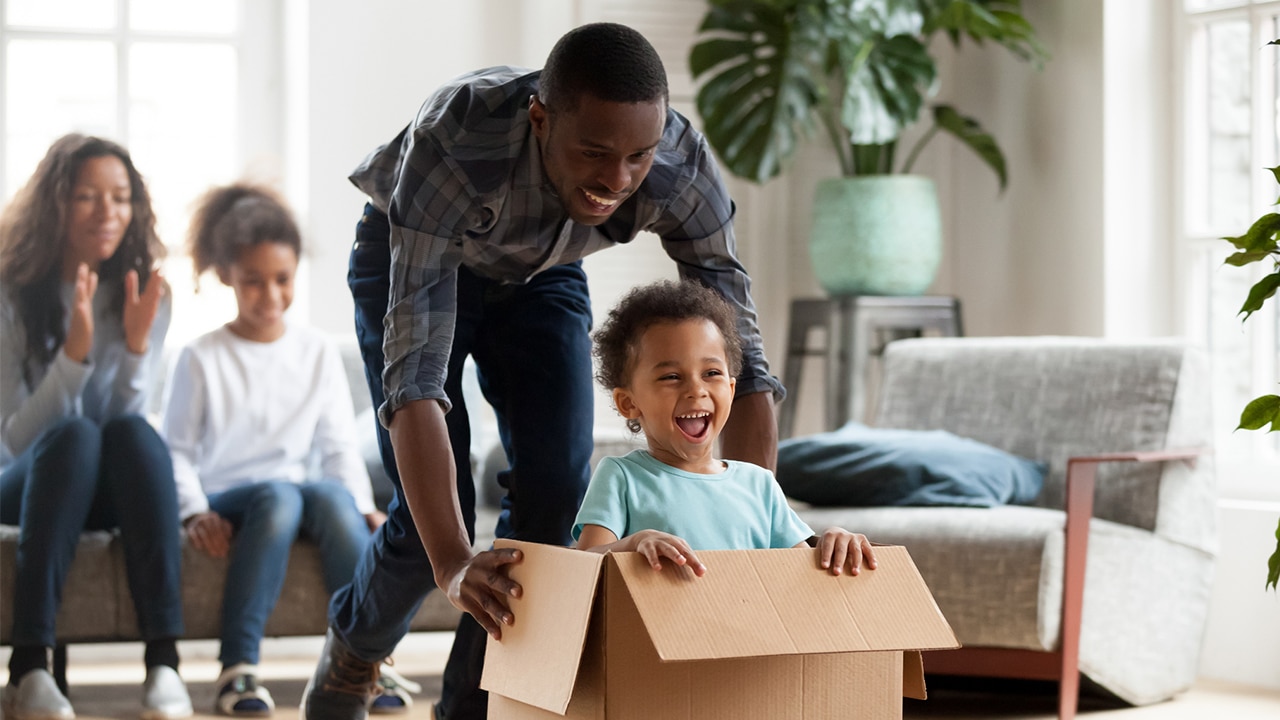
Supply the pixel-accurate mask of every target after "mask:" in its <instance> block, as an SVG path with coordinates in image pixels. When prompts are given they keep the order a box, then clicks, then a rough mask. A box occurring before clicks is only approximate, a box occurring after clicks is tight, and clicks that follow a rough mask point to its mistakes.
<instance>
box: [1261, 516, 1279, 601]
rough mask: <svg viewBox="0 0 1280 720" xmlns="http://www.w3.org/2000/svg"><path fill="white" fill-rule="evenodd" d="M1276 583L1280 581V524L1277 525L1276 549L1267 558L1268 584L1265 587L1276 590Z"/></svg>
mask: <svg viewBox="0 0 1280 720" xmlns="http://www.w3.org/2000/svg"><path fill="white" fill-rule="evenodd" d="M1276 583H1280V524H1277V525H1276V551H1275V552H1273V553H1271V557H1270V558H1269V559H1268V560H1267V584H1266V585H1265V586H1264V587H1266V588H1270V589H1272V590H1275V589H1276Z"/></svg>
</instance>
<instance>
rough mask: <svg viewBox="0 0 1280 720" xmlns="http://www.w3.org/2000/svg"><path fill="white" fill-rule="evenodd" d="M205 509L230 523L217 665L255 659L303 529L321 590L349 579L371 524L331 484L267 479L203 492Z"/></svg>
mask: <svg viewBox="0 0 1280 720" xmlns="http://www.w3.org/2000/svg"><path fill="white" fill-rule="evenodd" d="M209 509H210V510H213V511H214V512H216V513H218V514H219V515H221V516H222V517H224V518H226V519H227V520H228V521H230V522H231V524H232V525H233V526H234V527H235V538H234V540H233V542H232V545H231V559H230V563H229V564H228V567H227V585H226V590H225V591H224V593H223V596H222V652H221V655H220V658H219V659H220V660H221V661H222V666H223V667H231V666H232V665H236V664H238V663H249V664H251V665H257V664H258V652H259V650H260V646H261V644H262V634H263V632H264V631H265V629H266V626H267V618H268V617H270V616H271V611H272V610H273V609H274V608H275V606H276V601H277V600H279V599H280V589H281V588H282V587H283V586H284V577H285V572H286V570H287V569H288V567H289V552H290V550H291V549H292V548H293V542H294V540H295V539H296V538H297V537H298V536H299V534H301V536H302V537H305V538H309V539H311V540H312V541H314V542H315V543H316V545H318V546H319V548H320V567H321V570H322V571H323V573H324V586H325V590H326V591H328V592H329V593H330V594H333V592H334V591H335V590H337V589H338V588H340V587H342V586H343V585H345V584H347V583H348V582H350V581H351V575H352V573H353V572H354V571H355V567H356V561H357V560H358V559H359V557H360V553H362V552H364V547H365V545H368V544H369V526H368V525H367V524H366V523H365V519H364V516H363V515H361V514H360V511H359V510H357V509H356V501H355V499H353V498H352V497H351V493H350V492H348V490H347V489H346V488H345V487H343V486H342V485H340V484H339V483H337V482H330V481H320V482H310V483H304V484H298V483H292V482H285V481H271V482H259V483H251V484H246V485H240V486H238V487H234V488H231V489H230V490H224V491H222V492H219V493H214V494H213V495H210V496H209Z"/></svg>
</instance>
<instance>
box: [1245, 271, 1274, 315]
mask: <svg viewBox="0 0 1280 720" xmlns="http://www.w3.org/2000/svg"><path fill="white" fill-rule="evenodd" d="M1276 288H1280V272H1275V273H1271V274H1270V275H1268V276H1266V277H1264V278H1262V279H1261V280H1259V281H1258V282H1256V283H1254V285H1253V287H1252V288H1250V289H1249V297H1248V299H1246V300H1245V301H1244V305H1242V306H1241V307H1240V313H1243V314H1244V317H1243V318H1241V322H1243V321H1244V320H1248V319H1249V316H1250V315H1252V314H1253V313H1255V312H1257V311H1259V310H1261V309H1262V303H1263V302H1265V301H1266V300H1267V298H1269V297H1271V296H1272V295H1275V294H1276ZM1240 313H1237V314H1240Z"/></svg>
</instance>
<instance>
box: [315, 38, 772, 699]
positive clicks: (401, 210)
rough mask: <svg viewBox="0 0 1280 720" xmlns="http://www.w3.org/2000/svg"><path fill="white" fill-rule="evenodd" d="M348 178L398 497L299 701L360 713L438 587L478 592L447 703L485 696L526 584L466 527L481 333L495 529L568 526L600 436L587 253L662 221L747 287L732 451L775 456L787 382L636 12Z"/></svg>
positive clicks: (681, 251)
mask: <svg viewBox="0 0 1280 720" xmlns="http://www.w3.org/2000/svg"><path fill="white" fill-rule="evenodd" d="M351 180H352V182H354V183H355V184H356V186H357V187H359V188H361V189H362V190H364V191H365V192H366V193H368V195H369V197H370V202H369V205H368V206H366V209H365V213H364V216H363V217H362V218H361V220H360V223H359V225H358V226H357V230H356V244H355V247H354V248H353V250H352V253H351V271H350V275H349V276H348V280H349V282H350V285H351V289H352V294H353V296H354V298H355V304H356V330H357V335H358V339H359V342H360V346H361V351H362V353H363V356H364V361H365V366H366V374H367V377H368V379H369V384H370V390H371V393H372V394H373V398H374V404H375V405H377V406H379V419H380V421H381V424H382V426H385V428H386V429H385V430H383V429H382V428H381V427H380V428H379V441H380V446H381V448H382V456H383V463H384V464H385V465H386V467H387V470H388V473H389V474H390V475H391V477H392V479H393V481H394V482H395V484H396V499H395V500H394V501H393V503H392V505H391V507H390V509H389V511H388V514H389V518H388V520H387V522H386V523H385V524H384V525H383V527H382V528H381V529H380V530H379V532H378V533H376V534H375V536H374V539H373V541H372V542H371V543H370V546H369V548H368V550H367V551H366V552H365V555H364V557H363V558H362V560H361V562H360V565H359V567H358V568H357V570H356V575H355V578H354V579H353V581H352V583H351V585H349V586H347V587H345V588H343V589H342V590H340V591H339V592H338V593H337V594H336V595H335V596H334V599H333V602H332V605H331V607H330V632H329V637H328V639H327V642H326V644H325V650H324V653H323V655H322V657H321V659H320V663H319V665H318V667H317V668H316V673H315V675H314V677H313V678H312V679H311V682H310V683H309V684H308V688H307V692H306V694H305V697H304V699H303V712H304V715H305V717H306V718H308V719H309V720H318V719H320V718H330V717H332V718H357V717H363V714H364V708H365V703H366V702H367V700H368V696H369V695H370V694H371V693H372V692H374V690H375V688H376V683H377V667H378V661H379V660H381V659H382V658H384V657H386V656H387V655H389V654H390V653H391V651H392V649H394V647H395V645H396V643H397V642H399V640H400V638H401V637H403V636H404V634H405V633H406V632H407V630H408V624H409V619H410V618H411V617H412V615H413V613H414V612H415V611H416V610H417V608H418V606H419V604H420V603H421V602H422V598H423V596H424V595H425V594H426V593H427V592H428V591H429V590H430V589H431V588H432V587H440V588H443V589H444V591H445V592H446V593H447V595H448V597H449V600H450V601H451V602H452V603H453V604H454V605H455V606H457V607H458V608H460V609H462V610H464V611H466V613H467V614H465V615H463V618H462V620H461V622H460V623H459V626H458V632H457V635H456V637H455V640H454V645H453V651H452V653H451V654H450V657H449V661H448V665H447V666H446V668H445V675H444V690H443V697H442V698H441V701H440V703H439V705H438V706H437V708H436V717H439V718H448V720H465V719H472V718H483V717H485V714H486V708H487V697H486V695H485V693H484V692H483V691H481V690H479V687H478V686H479V678H480V672H481V669H482V667H483V663H484V644H485V640H486V638H485V634H486V633H488V634H491V635H493V637H495V638H499V639H500V638H501V633H502V626H503V625H510V624H511V623H513V622H515V621H516V619H515V618H514V617H512V614H511V612H510V610H509V608H508V604H507V600H508V598H510V597H517V596H518V595H519V594H520V592H521V589H520V587H519V586H518V585H517V584H516V583H514V582H513V581H512V580H511V579H510V578H509V577H508V576H507V574H506V571H507V566H509V565H510V564H511V563H515V562H519V560H520V558H519V554H518V553H517V552H515V551H513V550H509V549H508V550H497V551H494V550H491V551H487V552H481V553H479V554H474V553H473V551H472V549H471V539H472V538H474V535H475V532H474V525H475V511H474V505H475V490H474V486H473V484H472V479H471V477H470V469H469V462H468V458H469V457H470V455H469V444H470V434H469V432H468V422H467V414H466V408H465V407H464V406H463V396H462V389H461V370H462V366H463V361H464V360H465V359H466V356H467V355H471V356H472V357H473V358H474V360H475V362H476V366H477V370H478V375H479V379H480V386H481V388H482V390H483V391H484V394H485V397H486V399H487V400H488V401H489V403H490V404H491V405H492V406H493V408H494V410H495V413H496V415H497V420H498V424H499V434H500V436H501V437H502V439H503V445H504V447H505V450H506V454H507V458H508V460H509V462H510V466H511V467H510V470H509V471H507V473H506V474H505V475H504V476H502V477H501V478H500V482H501V483H502V484H503V486H504V487H505V488H506V490H507V495H506V497H505V498H504V499H503V503H502V505H503V507H502V513H501V516H500V519H499V521H498V527H497V532H496V534H497V536H498V537H514V538H518V539H522V540H530V541H534V542H542V543H555V544H559V545H568V544H569V543H570V535H569V533H570V528H571V525H572V523H573V519H574V515H575V513H576V511H577V508H578V504H579V503H580V502H581V500H582V495H583V493H584V492H585V490H586V486H587V481H588V480H589V474H590V469H589V461H590V458H591V451H592V433H591V431H592V422H593V419H592V411H593V404H594V401H593V390H592V385H591V375H592V368H591V353H590V347H591V343H590V337H589V334H588V333H589V330H590V323H591V309H590V301H589V298H588V295H587V281H586V276H585V274H584V273H583V271H582V266H581V258H582V257H583V256H585V255H587V254H589V253H591V252H595V251H596V250H601V249H604V248H607V247H610V246H612V245H615V244H619V243H626V242H630V241H631V240H632V239H634V238H635V237H636V235H637V233H639V232H640V231H642V230H649V231H652V232H654V233H656V234H658V235H659V236H660V237H661V238H662V240H663V246H664V248H665V249H666V251H667V253H668V254H669V255H670V256H671V257H672V258H673V259H674V260H675V261H676V263H677V264H678V266H679V268H680V273H681V275H682V276H685V277H692V278H697V279H698V280H699V281H701V282H702V283H704V284H706V285H708V286H710V287H712V288H714V289H716V290H718V291H719V292H721V293H722V294H723V295H724V296H725V297H726V298H728V299H729V300H730V301H731V302H732V303H733V304H734V305H735V306H736V308H737V310H738V313H739V319H738V330H739V332H740V333H741V335H742V339H743V347H744V350H745V362H744V370H743V374H742V377H740V378H739V379H738V390H737V394H736V399H735V401H734V406H733V414H732V418H731V420H730V423H729V426H727V427H726V429H725V432H724V441H723V443H724V444H723V452H724V454H725V455H726V456H727V457H731V458H735V459H739V460H746V461H750V462H755V463H757V464H760V465H763V466H766V467H770V468H772V467H773V465H774V463H775V460H776V453H777V435H776V426H775V421H774V415H773V403H774V398H775V396H779V397H780V396H781V393H782V388H781V386H780V385H779V384H778V382H777V380H776V379H774V378H773V377H771V376H770V375H769V372H768V364H767V362H766V360H765V357H764V352H763V349H762V347H761V340H760V334H759V331H758V329H757V325H756V314H755V310H754V307H753V304H752V301H751V297H750V282H749V279H748V278H747V275H746V272H745V271H744V270H743V268H742V265H741V264H740V263H739V262H738V260H737V259H736V257H735V255H734V237H733V229H732V218H733V205H732V203H731V202H730V200H729V197H728V193H727V192H726V190H725V188H724V185H723V183H722V181H721V178H720V175H719V171H718V169H717V167H716V164H715V160H714V159H713V157H712V155H711V152H710V150H709V149H708V147H707V145H706V142H705V141H704V140H703V138H702V136H701V135H699V134H698V133H697V132H696V131H694V130H693V129H692V128H691V127H690V125H689V122H688V120H687V119H685V118H684V117H682V116H680V115H679V114H678V113H676V112H674V111H672V110H671V109H670V108H669V107H668V101H667V78H666V72H665V71H664V70H663V67H662V63H661V61H660V60H659V58H658V55H657V53H656V52H655V51H654V49H653V47H652V46H651V45H650V44H649V42H648V41H647V40H645V39H644V37H643V36H641V35H640V34H639V33H637V32H636V31H634V30H632V29H630V28H627V27H624V26H621V25H615V24H608V23H599V24H593V25H586V26H583V27H580V28H577V29H575V30H573V31H571V32H569V33H568V34H566V35H565V36H564V37H563V38H561V39H560V41H559V42H558V43H557V44H556V46H555V47H554V48H553V49H552V51H551V54H550V56H549V57H548V59H547V64H546V67H545V68H544V69H543V70H542V71H541V72H537V71H532V72H530V71H523V70H516V69H513V68H506V67H502V68H492V69H488V70H481V71H478V72H475V73H472V74H469V75H466V76H463V77H461V78H458V79H457V80H455V81H453V82H452V83H450V84H449V85H446V86H445V87H442V88H440V89H439V90H437V91H436V92H435V93H434V94H433V95H432V96H431V97H430V98H429V99H428V100H427V101H426V103H425V104H424V105H423V106H422V109H421V110H420V111H419V112H418V116H417V118H416V119H415V120H414V122H413V123H412V124H411V125H410V126H409V127H407V128H405V130H404V131H402V132H401V133H400V135H398V136H397V137H396V138H395V139H393V140H392V141H391V142H390V143H388V144H387V145H384V146H382V147H380V148H378V149H377V150H375V151H374V152H373V153H372V154H371V155H370V156H369V157H368V158H366V159H365V161H364V163H362V164H361V165H360V167H358V168H357V169H356V171H355V173H354V174H353V175H352V176H351ZM384 318H385V322H384ZM384 331H385V332H384ZM450 410H452V411H450ZM446 413H447V414H446ZM393 451H394V452H393ZM397 470H398V471H399V472H398V474H397V472H396V471H397ZM428 558H429V559H430V560H429V561H428Z"/></svg>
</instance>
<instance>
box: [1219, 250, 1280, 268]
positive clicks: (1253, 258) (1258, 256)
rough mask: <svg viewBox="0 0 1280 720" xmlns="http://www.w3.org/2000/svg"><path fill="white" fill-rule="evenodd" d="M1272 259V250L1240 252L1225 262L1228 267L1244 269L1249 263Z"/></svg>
mask: <svg viewBox="0 0 1280 720" xmlns="http://www.w3.org/2000/svg"><path fill="white" fill-rule="evenodd" d="M1269 257H1271V251H1270V250H1251V251H1249V252H1238V253H1235V254H1233V255H1230V256H1228V257H1227V259H1226V260H1224V261H1223V262H1224V263H1226V264H1227V265H1235V266H1236V267H1244V266H1245V265H1248V264H1249V263H1255V262H1258V261H1259V260H1265V259H1267V258H1269Z"/></svg>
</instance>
